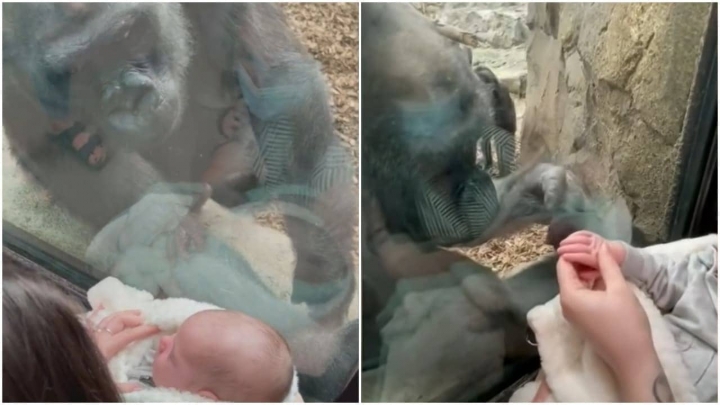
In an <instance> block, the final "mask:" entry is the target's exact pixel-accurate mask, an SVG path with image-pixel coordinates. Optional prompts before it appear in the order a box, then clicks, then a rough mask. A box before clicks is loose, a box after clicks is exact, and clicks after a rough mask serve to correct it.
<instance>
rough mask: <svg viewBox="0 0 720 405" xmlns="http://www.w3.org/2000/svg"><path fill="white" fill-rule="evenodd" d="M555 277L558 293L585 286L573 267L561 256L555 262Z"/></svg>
mask: <svg viewBox="0 0 720 405" xmlns="http://www.w3.org/2000/svg"><path fill="white" fill-rule="evenodd" d="M557 278H558V284H559V285H560V294H564V293H567V292H571V291H573V290H578V289H582V288H585V286H584V284H583V283H582V281H581V280H580V278H579V277H578V274H577V270H576V269H575V267H574V266H573V265H572V264H571V263H570V262H568V261H567V260H565V259H564V258H562V257H561V258H560V259H558V262H557Z"/></svg>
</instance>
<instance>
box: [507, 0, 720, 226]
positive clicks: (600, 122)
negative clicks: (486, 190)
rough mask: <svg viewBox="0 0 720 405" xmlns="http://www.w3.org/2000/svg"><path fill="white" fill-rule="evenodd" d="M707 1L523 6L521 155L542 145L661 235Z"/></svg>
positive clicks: (702, 30) (705, 18)
mask: <svg viewBox="0 0 720 405" xmlns="http://www.w3.org/2000/svg"><path fill="white" fill-rule="evenodd" d="M709 10H710V5H709V4H690V3H684V4H679V3H623V4H610V3H594V4H590V3H584V4H570V3H563V4H549V3H533V4H530V5H529V10H528V21H527V23H528V26H529V27H530V28H531V31H532V34H531V37H530V42H529V45H528V49H527V60H528V75H527V100H526V101H527V110H526V113H525V119H524V125H523V129H522V145H521V151H522V154H521V160H522V158H523V157H527V156H528V155H530V154H531V153H532V152H534V151H536V150H538V149H539V148H546V152H547V154H548V155H549V157H551V158H553V159H555V160H556V161H558V162H561V163H564V164H567V165H568V166H570V167H571V168H573V169H575V170H577V171H579V172H580V174H581V176H582V177H584V178H585V179H586V180H588V181H589V182H590V183H591V184H592V185H593V186H595V187H596V189H598V190H599V191H601V192H603V193H605V194H611V195H617V196H622V197H624V198H625V199H626V201H627V202H628V204H629V206H630V209H631V211H632V214H633V216H634V217H635V221H636V224H637V225H638V226H639V227H640V228H641V229H642V230H643V231H644V232H646V233H647V234H648V235H649V236H650V237H651V238H662V237H664V235H665V233H666V232H667V224H666V218H667V216H668V212H669V210H670V207H671V205H672V201H671V199H672V192H673V187H674V182H675V179H676V175H677V161H678V159H679V156H678V150H679V143H680V142H681V141H680V134H681V131H682V127H683V122H684V120H685V111H686V108H687V103H688V97H689V94H690V89H691V85H692V81H693V78H694V74H695V70H696V65H697V61H698V57H699V54H700V49H701V45H702V37H703V34H704V31H705V29H706V25H707V17H708V15H709Z"/></svg>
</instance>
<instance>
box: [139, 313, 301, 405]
mask: <svg viewBox="0 0 720 405" xmlns="http://www.w3.org/2000/svg"><path fill="white" fill-rule="evenodd" d="M264 339H265V335H263V334H261V333H258V327H257V321H256V320H253V319H252V318H249V317H247V316H245V315H239V314H237V313H232V312H230V311H206V312H201V313H198V314H196V315H193V316H191V317H190V318H188V320H186V321H185V322H184V323H183V324H182V325H180V328H179V329H178V331H177V333H176V334H174V335H170V336H164V337H162V338H161V339H160V343H159V344H158V349H157V353H156V355H155V360H154V362H153V380H154V382H155V385H156V386H158V387H171V388H175V389H178V390H181V391H187V392H193V393H197V394H200V395H205V396H209V397H210V398H211V399H218V398H219V399H221V400H226V401H227V400H230V401H233V400H234V399H233V398H226V397H227V396H229V395H234V393H233V392H230V393H227V391H228V387H227V386H223V384H221V383H220V382H219V380H220V379H219V378H218V376H217V374H218V370H223V372H222V373H221V374H222V375H223V376H224V377H225V378H223V380H224V381H227V380H228V379H230V380H232V381H237V382H242V383H243V384H239V385H248V386H252V387H254V388H255V389H254V390H253V391H254V392H257V393H261V394H262V393H263V392H268V391H269V389H265V385H266V384H267V382H268V380H272V378H269V377H271V376H272V375H273V374H272V373H273V369H274V368H273V367H270V363H268V359H267V358H266V357H264V355H261V353H264V352H266V350H260V349H261V348H262V347H263V343H264V341H265V340H264ZM287 355H288V359H289V352H288V353H287ZM290 362H291V360H290ZM288 367H292V365H291V363H288ZM225 385H226V384H225ZM230 391H237V390H230ZM243 399H244V397H243ZM263 399H264V398H263V397H260V398H257V399H256V400H253V401H251V402H266V401H264V400H263ZM248 400H249V399H248Z"/></svg>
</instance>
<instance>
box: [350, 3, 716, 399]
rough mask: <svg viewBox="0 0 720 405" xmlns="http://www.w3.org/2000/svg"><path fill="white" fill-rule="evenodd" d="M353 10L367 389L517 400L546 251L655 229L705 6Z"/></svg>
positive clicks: (549, 257)
mask: <svg viewBox="0 0 720 405" xmlns="http://www.w3.org/2000/svg"><path fill="white" fill-rule="evenodd" d="M361 10H362V25H361V35H362V70H361V72H362V78H361V83H362V90H361V106H362V121H363V122H362V135H361V136H362V155H361V156H362V166H361V167H362V186H363V191H362V192H363V196H362V207H361V209H362V212H363V214H362V218H363V221H362V222H363V223H362V230H361V237H362V285H363V337H362V339H363V340H362V341H363V352H362V353H363V377H362V378H363V380H362V381H363V400H364V401H370V402H415V401H423V402H425V401H441V402H448V401H472V402H478V401H479V402H483V401H486V400H490V399H493V398H494V399H495V400H508V399H509V397H510V396H511V394H512V393H513V392H514V391H515V390H516V389H517V388H518V387H519V386H520V385H521V384H524V383H526V382H527V381H529V380H534V379H535V378H536V373H537V371H538V370H539V368H540V364H539V361H538V360H539V359H538V357H539V355H538V351H537V347H536V342H535V340H534V339H535V336H534V331H533V330H532V328H529V327H528V325H527V320H526V315H527V313H528V311H529V310H530V309H532V308H534V307H536V306H538V305H540V304H544V303H546V302H548V301H549V300H551V299H552V298H553V297H555V296H556V295H557V293H558V286H557V281H556V278H555V271H556V270H555V267H556V266H555V265H556V262H557V258H556V256H555V254H554V252H553V248H557V246H558V244H559V242H560V241H561V240H563V239H564V238H565V237H567V236H568V235H570V234H572V233H573V232H575V231H577V230H590V231H592V232H595V233H597V234H600V235H602V236H604V237H605V238H607V239H613V240H622V241H625V242H628V243H630V242H633V243H646V242H647V241H645V240H644V239H645V237H647V239H649V240H660V239H663V238H664V237H665V236H664V235H665V233H666V232H667V229H666V228H664V226H665V225H663V224H662V221H657V220H656V219H657V218H665V217H666V216H667V215H668V212H667V208H666V206H669V205H671V202H672V198H673V197H672V190H673V181H674V179H675V176H676V174H677V172H678V171H679V170H680V169H678V167H675V166H669V165H668V164H667V162H669V161H673V162H674V161H676V157H677V151H676V150H674V149H673V147H672V146H670V145H672V144H674V142H676V141H678V136H679V134H678V133H677V129H678V128H681V126H682V122H683V119H684V115H683V114H684V111H685V110H686V107H687V105H686V104H687V96H688V94H689V92H690V88H691V85H692V82H693V76H694V69H695V65H694V64H693V63H694V62H691V60H697V58H698V55H699V54H700V43H701V42H702V41H701V40H700V39H701V38H702V37H703V35H704V33H705V27H707V26H708V23H707V21H708V16H709V15H710V6H708V5H702V6H700V5H698V6H684V5H679V4H672V5H652V6H650V7H645V6H643V5H640V4H623V5H614V4H592V5H591V4H582V5H579V4H562V5H557V4H550V3H547V4H545V3H536V4H521V3H487V4H484V3H444V4H441V3H423V4H419V3H418V4H410V3H405V4H403V3H392V4H390V3H372V4H370V3H368V4H363V5H361ZM689 15H693V16H694V18H696V19H697V21H698V24H697V26H696V27H693V28H683V29H682V30H683V32H684V33H685V34H683V35H687V38H693V41H694V42H693V41H690V42H688V43H687V44H682V45H680V42H682V40H680V39H678V38H677V37H675V36H672V35H670V34H667V35H666V33H667V31H663V30H664V29H670V28H669V27H673V29H675V28H674V27H680V26H682V24H681V23H680V21H682V19H683V18H686V17H687V16H689ZM639 16H642V18H641V17H639ZM660 16H662V18H661V17H660ZM682 16H685V17H682ZM660 26H663V27H665V28H663V29H661V30H659V28H658V27H660ZM629 27H637V28H629ZM678 30H680V28H678ZM661 31H662V32H661ZM678 32H679V31H678ZM630 38H632V40H631V39H630ZM633 41H634V42H633ZM640 43H641V44H643V46H645V47H646V48H644V49H647V50H646V51H638V48H637V44H640ZM679 48H682V49H683V51H682V52H680V51H679ZM631 49H632V50H633V51H631ZM632 52H641V53H643V52H644V53H643V54H642V55H641V56H637V55H636V56H637V58H638V59H633V58H632V57H626V56H627V55H629V54H630V53H632ZM678 52H680V53H686V54H685V56H684V57H679V55H678ZM620 55H625V56H620ZM645 58H647V59H645ZM650 60H653V62H652V63H654V64H650V62H649V61H650ZM638 61H640V62H638ZM646 61H648V62H646ZM670 61H672V62H670ZM669 64H673V66H679V65H683V66H687V67H688V73H687V74H682V75H680V76H674V75H677V71H676V70H673V72H670V70H666V69H665V68H664V67H662V68H661V67H657V66H666V65H669ZM630 66H632V67H630ZM636 69H637V70H636ZM630 71H632V72H631V73H628V72H630ZM651 72H653V73H651ZM656 74H657V76H655V75H656ZM658 77H662V78H663V79H658ZM663 80H668V82H667V83H666V82H664V81H663ZM671 82H672V83H675V84H672V85H671V84H669V83H671ZM661 83H666V84H661ZM671 88H672V89H674V90H671ZM676 90H677V91H679V92H680V93H681V95H678V94H676V93H675V91H676ZM666 92H667V93H666ZM670 93H673V96H670ZM676 96H677V98H676V99H674V98H675V97H676ZM670 99H673V100H672V101H669V100H670ZM661 100H662V101H661ZM661 111H662V113H660V112H661ZM661 117H662V118H661ZM630 134H632V135H630ZM658 137H663V139H670V140H671V141H670V143H669V144H663V143H662V141H660V140H658ZM639 166H642V167H639ZM530 398H532V397H530Z"/></svg>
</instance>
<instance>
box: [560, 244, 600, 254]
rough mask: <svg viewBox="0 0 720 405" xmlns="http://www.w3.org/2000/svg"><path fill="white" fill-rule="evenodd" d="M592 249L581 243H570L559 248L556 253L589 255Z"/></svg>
mask: <svg viewBox="0 0 720 405" xmlns="http://www.w3.org/2000/svg"><path fill="white" fill-rule="evenodd" d="M591 252H592V248H591V247H590V245H586V244H583V243H571V244H567V245H563V246H560V247H559V248H558V249H557V253H558V254H559V255H564V254H568V253H591Z"/></svg>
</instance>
